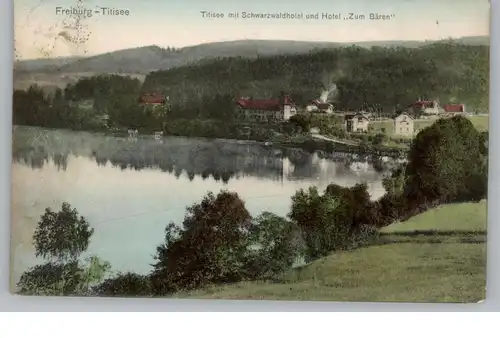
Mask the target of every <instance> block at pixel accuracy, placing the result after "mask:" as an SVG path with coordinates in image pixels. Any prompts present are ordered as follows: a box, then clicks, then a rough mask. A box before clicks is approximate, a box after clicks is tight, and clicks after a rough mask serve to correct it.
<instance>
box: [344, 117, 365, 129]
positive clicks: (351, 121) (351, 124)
mask: <svg viewBox="0 0 500 338" xmlns="http://www.w3.org/2000/svg"><path fill="white" fill-rule="evenodd" d="M344 121H345V122H344V126H345V129H346V131H347V132H367V131H368V125H369V124H370V120H369V119H368V117H366V116H365V115H363V114H352V115H351V114H350V115H345V120H344Z"/></svg>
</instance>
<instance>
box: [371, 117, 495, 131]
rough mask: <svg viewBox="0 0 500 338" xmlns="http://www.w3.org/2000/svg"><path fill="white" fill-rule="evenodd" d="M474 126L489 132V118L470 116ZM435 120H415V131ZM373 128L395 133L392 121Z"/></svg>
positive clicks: (383, 122) (385, 121)
mask: <svg viewBox="0 0 500 338" xmlns="http://www.w3.org/2000/svg"><path fill="white" fill-rule="evenodd" d="M468 118H469V119H470V120H471V122H472V124H473V125H474V126H475V127H476V128H477V130H479V131H488V130H489V116H470V117H468ZM434 122H435V120H424V119H419V120H415V130H422V129H423V128H425V127H428V126H430V125H431V124H432V123H434ZM370 124H371V128H373V131H375V132H376V131H380V130H381V129H382V128H385V132H386V133H387V134H388V135H392V134H393V133H394V122H393V121H392V120H384V121H372V122H370Z"/></svg>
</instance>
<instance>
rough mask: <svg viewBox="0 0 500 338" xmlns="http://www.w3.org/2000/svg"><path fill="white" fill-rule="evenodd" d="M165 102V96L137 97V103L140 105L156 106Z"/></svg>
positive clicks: (155, 94) (153, 94)
mask: <svg viewBox="0 0 500 338" xmlns="http://www.w3.org/2000/svg"><path fill="white" fill-rule="evenodd" d="M166 101H167V99H166V98H165V96H163V95H160V94H157V93H149V94H143V95H141V96H139V103H142V104H152V105H158V104H165V103H166Z"/></svg>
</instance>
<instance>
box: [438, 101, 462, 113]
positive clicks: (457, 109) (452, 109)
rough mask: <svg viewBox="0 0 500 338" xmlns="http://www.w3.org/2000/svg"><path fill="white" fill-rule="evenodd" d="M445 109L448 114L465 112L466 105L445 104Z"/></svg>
mask: <svg viewBox="0 0 500 338" xmlns="http://www.w3.org/2000/svg"><path fill="white" fill-rule="evenodd" d="M443 109H444V111H445V113H446V114H450V115H456V114H465V105H464V104H451V103H450V104H445V105H443Z"/></svg>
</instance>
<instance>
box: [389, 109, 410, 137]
mask: <svg viewBox="0 0 500 338" xmlns="http://www.w3.org/2000/svg"><path fill="white" fill-rule="evenodd" d="M414 132H415V121H414V120H413V118H412V117H411V116H410V115H409V114H406V113H402V114H399V115H398V116H396V117H395V118H394V134H395V135H405V136H410V135H413V133H414Z"/></svg>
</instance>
